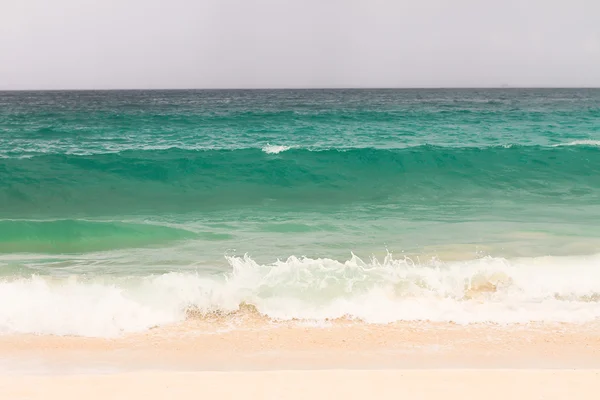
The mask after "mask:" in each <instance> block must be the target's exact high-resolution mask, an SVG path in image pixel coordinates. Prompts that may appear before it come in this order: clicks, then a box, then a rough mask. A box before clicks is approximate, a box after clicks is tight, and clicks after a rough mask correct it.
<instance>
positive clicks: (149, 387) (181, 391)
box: [0, 370, 600, 400]
mask: <svg viewBox="0 0 600 400" xmlns="http://www.w3.org/2000/svg"><path fill="white" fill-rule="evenodd" d="M599 389H600V371H599V370H578V371H569V370H354V371H353V370H320V371H318V370H312V371H254V372H252V371H247V372H138V373H122V374H114V375H67V376H2V375H0V398H2V399H11V400H12V399H15V400H17V399H29V400H36V399H50V400H53V399H56V400H70V399H73V400H75V399H77V400H80V399H88V400H95V399H98V400H107V399H111V400H120V399H123V400H134V399H143V400H157V399H178V400H181V399H218V400H223V399H277V400H282V399H343V400H349V399H376V400H381V399H395V400H396V399H427V400H438V399H450V400H459V399H461V400H462V399H485V400H495V399H498V400H508V399H527V400H538V399H545V400H549V399H557V400H558V399H560V400H564V399H577V400H584V399H597V398H598V390H599Z"/></svg>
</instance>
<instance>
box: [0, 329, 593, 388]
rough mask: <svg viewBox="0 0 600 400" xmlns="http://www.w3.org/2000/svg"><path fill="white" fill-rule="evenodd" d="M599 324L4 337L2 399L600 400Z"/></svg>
mask: <svg viewBox="0 0 600 400" xmlns="http://www.w3.org/2000/svg"><path fill="white" fill-rule="evenodd" d="M598 328H599V327H598V324H588V325H569V324H553V325H523V326H521V325H510V326H494V325H468V326H460V325H453V324H433V323H397V324H389V325H367V324H361V323H352V322H349V321H335V322H333V323H331V324H329V325H328V326H325V327H308V326H302V324H300V323H294V322H290V323H279V324H273V323H270V322H268V321H264V320H256V319H252V318H251V319H248V320H243V321H237V322H236V324H235V326H231V321H230V320H229V319H223V320H220V319H219V318H216V319H194V318H191V319H189V320H188V321H186V322H185V323H182V324H179V325H175V326H171V327H164V328H159V329H153V330H150V331H148V332H145V333H140V334H132V335H125V336H123V337H120V338H115V339H98V338H80V337H79V338H78V337H55V336H34V335H12V336H0V399H2V400H3V399H50V400H53V399H57V400H58V399H60V400H63V399H80V398H86V399H148V400H153V399H171V398H173V399H188V398H215V399H227V398H236V399H244V398H248V399H263V398H269V399H271V398H272V399H304V398H317V399H325V398H327V399H329V398H333V399H337V398H341V399H354V398H356V399H358V398H367V397H373V398H374V399H382V398H383V399H387V398H390V399H391V398H394V399H398V398H408V399H431V400H433V399H474V398H482V399H486V400H489V399H509V398H515V399H567V398H571V399H597V398H598V393H600V329H598ZM573 368H575V369H574V370H573ZM219 371H221V372H219ZM224 371H226V372H224Z"/></svg>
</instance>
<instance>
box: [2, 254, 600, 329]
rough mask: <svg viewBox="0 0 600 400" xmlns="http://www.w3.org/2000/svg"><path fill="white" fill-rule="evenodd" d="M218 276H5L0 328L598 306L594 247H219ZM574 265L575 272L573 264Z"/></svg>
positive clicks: (599, 309)
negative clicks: (524, 253) (411, 255)
mask: <svg viewBox="0 0 600 400" xmlns="http://www.w3.org/2000/svg"><path fill="white" fill-rule="evenodd" d="M227 260H228V262H229V264H230V266H231V271H230V272H228V273H227V274H223V275H200V274H197V273H196V274H194V273H168V274H164V275H155V276H146V277H120V278H116V277H112V278H111V277H106V276H105V277H96V278H93V279H91V278H90V279H85V278H81V277H79V278H77V277H70V278H60V279H59V278H49V277H41V276H33V277H31V278H20V279H6V278H5V279H3V280H1V281H0V304H3V307H2V308H1V309H0V332H5V333H6V332H19V333H44V334H58V335H83V336H115V335H119V334H122V333H126V332H136V331H143V330H146V329H149V328H151V327H153V326H157V325H164V324H170V323H175V322H179V321H183V320H185V319H186V318H187V317H190V316H191V315H193V316H196V317H197V316H206V315H220V316H227V315H228V314H229V313H236V312H237V311H239V310H240V308H242V309H247V310H248V309H249V310H253V312H254V310H256V311H255V312H257V313H259V314H260V315H263V316H264V317H267V318H270V319H274V320H309V321H324V320H330V319H337V318H350V319H358V320H361V321H364V322H366V323H390V322H395V321H423V320H427V321H434V322H454V323H461V324H467V323H480V322H493V323H526V322H530V321H544V322H546V321H550V322H553V321H560V322H588V321H591V320H594V319H597V318H599V317H600V300H598V299H600V296H599V294H600V279H591V278H590V277H593V276H597V275H598V270H597V265H598V263H600V255H597V256H591V257H544V258H524V259H515V260H506V259H502V258H492V257H486V258H482V259H477V260H472V261H463V262H453V263H442V262H440V261H438V260H431V261H430V262H427V263H422V264H421V263H415V262H413V261H412V260H410V259H408V258H401V259H396V258H393V257H392V256H391V255H388V256H387V257H386V258H385V259H384V260H382V261H378V260H376V259H372V260H369V261H364V260H361V259H360V258H358V257H356V256H352V257H351V258H350V259H349V260H346V261H343V262H341V261H337V260H332V259H328V258H322V259H312V258H299V257H290V258H288V259H287V260H285V261H277V262H275V263H272V264H259V263H257V262H256V261H254V260H253V259H252V258H250V257H249V256H244V257H228V258H227ZM573 271H577V273H573Z"/></svg>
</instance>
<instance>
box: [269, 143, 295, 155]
mask: <svg viewBox="0 0 600 400" xmlns="http://www.w3.org/2000/svg"><path fill="white" fill-rule="evenodd" d="M290 148H291V147H290V146H275V145H271V144H268V143H267V145H266V146H265V147H263V148H262V151H264V152H265V153H267V154H279V153H281V152H284V151H287V150H289V149H290Z"/></svg>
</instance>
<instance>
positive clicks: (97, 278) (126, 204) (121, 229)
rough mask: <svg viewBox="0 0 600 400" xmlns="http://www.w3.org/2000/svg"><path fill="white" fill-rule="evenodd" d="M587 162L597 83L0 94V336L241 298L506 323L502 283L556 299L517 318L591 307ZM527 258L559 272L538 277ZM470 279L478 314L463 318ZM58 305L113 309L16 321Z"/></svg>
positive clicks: (591, 312)
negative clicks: (479, 302) (481, 290)
mask: <svg viewBox="0 0 600 400" xmlns="http://www.w3.org/2000/svg"><path fill="white" fill-rule="evenodd" d="M598 171H600V90H593V89H588V90H586V89H561V90H558V89H542V90H533V89H528V90H525V89H523V90H516V89H511V90H466V89H465V90H276V91H268V90H264V91H114V92H113V91H109V92H84V91H82V92H3V93H0V276H2V278H1V279H2V280H1V282H0V300H2V301H8V302H10V301H11V299H13V300H14V299H15V298H16V297H18V298H19V299H21V301H20V304H21V306H20V307H21V308H18V307H16V306H15V307H14V308H11V307H7V306H0V331H19V332H21V331H25V332H29V331H35V332H38V331H39V332H42V333H59V334H60V333H76V334H89V335H105V334H107V335H108V334H113V333H115V332H123V331H129V330H136V329H137V330H139V329H145V327H147V325H152V324H153V323H154V324H156V323H159V324H160V323H163V322H164V323H167V322H173V321H177V320H179V319H181V318H182V312H184V311H185V309H186V308H188V307H192V306H193V307H196V308H201V309H205V310H206V311H207V312H210V311H214V310H221V309H228V310H229V309H235V308H236V307H237V306H238V305H239V304H240V303H241V302H247V303H251V304H253V305H255V306H256V307H257V309H258V310H259V311H260V312H263V313H265V314H267V315H269V316H272V317H274V318H288V317H299V318H309V319H320V318H329V317H335V316H340V315H348V316H351V317H357V318H360V319H363V320H369V319H373V320H377V321H380V320H381V321H391V320H398V319H420V318H426V319H427V318H429V319H436V318H437V319H441V320H456V321H467V322H469V321H471V320H474V321H480V320H481V321H487V320H490V321H497V320H498V321H500V320H508V321H513V320H520V319H519V318H521V317H519V318H517V317H514V315H513V317H514V318H513V317H510V315H509V314H510V313H508V312H506V310H503V312H504V313H503V314H502V313H499V312H497V310H496V309H495V308H494V307H497V306H498V304H504V303H506V301H505V300H506V298H507V297H498V296H501V295H504V296H510V295H512V296H514V294H515V292H518V293H521V294H523V296H524V297H523V301H526V302H528V304H529V303H531V302H532V301H533V302H537V303H539V304H545V305H544V307H546V306H548V307H549V306H550V303H548V304H546V303H544V301H547V300H548V301H550V300H552V299H554V300H552V301H554V302H556V301H558V300H556V299H557V298H561V299H562V298H563V297H564V298H568V299H569V300H568V301H562V302H561V303H560V304H559V305H558V309H559V310H558V311H557V312H556V313H554V314H552V313H549V314H548V313H546V311H544V312H541V311H540V310H539V309H537V308H536V309H531V310H530V309H527V310H526V311H527V312H525V313H524V314H522V315H524V316H523V317H522V318H521V319H525V320H535V319H558V320H565V319H569V318H571V317H573V319H578V320H579V319H581V320H585V319H586V318H587V319H589V318H596V314H595V313H596V312H598V315H600V310H596V307H599V305H598V304H597V303H595V302H592V303H591V305H590V304H588V306H586V307H588V308H585V307H584V306H583V305H582V308H581V309H579V308H577V309H576V310H575V311H576V312H575V311H573V310H571V308H569V307H574V303H573V301H574V300H573V299H575V300H576V301H575V303H577V302H578V301H580V300H581V302H582V303H584V301H583V300H582V299H584V298H589V297H590V296H592V297H593V296H594V295H595V294H596V293H600V275H595V276H596V277H597V278H596V279H592V281H591V283H590V277H589V273H594V274H595V273H596V272H595V271H596V268H595V267H596V265H597V262H596V261H595V260H596V259H595V258H594V257H595V256H594V254H596V253H600V228H598V227H599V226H600V174H599V173H598ZM278 260H280V261H278ZM524 260H525V261H524ZM540 263H542V264H544V265H553V266H554V265H559V266H560V267H556V268H555V267H547V270H545V272H544V274H545V275H546V277H548V276H550V277H551V278H552V279H551V281H552V282H553V283H552V284H550V283H548V285H550V286H551V287H550V286H548V285H546V286H543V285H542V286H543V287H542V286H540V282H541V281H543V279H542V278H540V277H539V275H538V273H539V271H538V270H537V269H535V268H538V267H539V265H540ZM521 264H523V265H527V266H529V267H523V268H516V267H515V266H516V265H521ZM578 268H580V269H579V270H578ZM598 268H600V265H598ZM534 270H535V271H538V272H535V273H534V272H533V271H534ZM542 270H543V268H542ZM452 271H453V272H452ZM515 271H516V272H515ZM523 271H526V274H527V278H523V279H526V283H524V282H525V280H523V281H519V279H518V276H519V274H521V273H524V272H523ZM584 271H586V272H584ZM590 271H592V272H590ZM450 272H452V273H450ZM585 274H588V276H587V277H585V276H584V275H585ZM242 277H243V278H242ZM275 277H276V278H275ZM273 279H274V280H273ZM544 279H545V278H544ZM573 279H575V281H573V282H571V280H573ZM478 280H484V281H486V282H490V280H491V281H493V284H494V286H495V287H497V288H498V290H496V291H495V292H494V294H492V295H490V294H485V296H487V297H486V301H487V303H486V304H487V305H486V307H491V308H494V309H493V310H487V311H486V310H483V309H482V310H479V311H477V312H476V313H474V312H473V313H471V314H469V313H468V311H467V310H466V308H465V307H467V308H468V307H472V304H471V303H470V300H469V299H468V298H467V297H468V296H467V295H466V293H470V290H471V289H472V288H473V285H474V284H473V282H474V281H475V282H478ZM496 281H499V282H500V283H498V282H496ZM567 281H568V282H571V283H570V284H566V283H565V282H567ZM232 282H235V285H234V286H232V285H233V284H232ZM561 282H562V284H561V285H559V283H561ZM594 282H598V283H597V284H593V283H594ZM552 285H559V286H556V287H555V286H552ZM565 285H566V286H565ZM475 286H476V285H475ZM98 288H100V289H98ZM149 288H152V289H149ZM415 288H416V289H415ZM450 288H452V289H450ZM500 289H502V290H500ZM94 290H98V291H99V292H98V293H96V292H94ZM390 290H391V292H389V291H390ZM415 290H416V292H415ZM381 291H384V292H385V293H386V294H385V295H381V293H379V292H381ZM92 292H94V293H96V294H94V295H91V294H90V293H92ZM163 292H164V293H163ZM375 292H377V296H380V297H377V298H375V297H374V296H375V295H376V293H375ZM388 292H389V293H388ZM9 293H10V294H9ZM152 293H155V294H156V295H153V294H152ZM390 293H392V294H390ZM3 296H5V297H3ZM10 296H12V297H10ZM15 296H16V297H15ZM94 296H96V297H94ZM111 296H112V297H111ZM115 296H116V297H117V298H118V300H114V298H115ZM157 296H158V297H157ZM160 296H163V297H160ZM365 296H366V297H365ZM381 296H383V297H384V298H386V299H387V300H386V301H388V300H389V299H388V297H390V296H391V297H392V298H393V301H392V300H390V301H392V303H390V304H387V303H385V305H384V303H382V302H381V301H382V300H381V299H382V298H381ZM407 296H408V297H410V301H417V300H419V299H420V300H419V301H420V302H419V303H418V304H419V307H420V308H423V310H422V312H421V314H419V312H417V311H414V310H415V309H416V308H415V307H414V304H413V305H411V306H410V307H408V305H407V304H408V303H406V301H408V300H407V299H406V297H407ZM432 296H433V298H436V299H438V300H439V299H442V300H444V301H447V300H448V299H451V300H452V301H453V304H454V305H453V306H452V307H454V308H452V310H450V311H449V310H442V311H440V310H439V307H440V304H437V303H436V304H433V305H430V307H429V306H428V307H424V304H425V303H424V301H425V300H424V299H426V298H427V299H429V300H427V301H431V298H432ZM490 296H491V297H490ZM586 296H587V297H586ZM158 298H160V301H159V300H157V299H158ZM22 299H28V300H26V301H23V300H22ZM32 299H33V300H32ZM35 299H38V300H35ZM73 299H79V301H82V302H84V303H85V302H90V304H88V305H87V307H88V310H89V308H90V307H91V308H93V307H96V306H94V304H96V303H97V302H98V301H100V302H102V301H109V300H107V299H113V300H114V304H113V303H111V304H113V305H111V306H106V307H105V308H103V309H102V310H103V311H102V313H105V314H106V315H105V316H104V317H105V318H106V320H104V319H100V320H98V321H96V320H93V318H94V317H89V316H84V315H83V311H82V310H80V309H72V310H71V309H70V308H69V310H70V311H69V310H63V311H62V313H63V314H65V315H67V317H56V319H52V318H51V319H50V320H49V322H47V323H46V325H44V326H38V325H36V324H35V323H34V322H32V321H29V320H22V319H23V317H19V315H21V314H28V313H29V314H32V315H33V314H35V313H36V312H42V311H43V310H44V305H43V301H46V302H48V301H49V302H50V303H52V304H54V306H55V307H59V308H60V307H61V305H62V307H67V305H66V303H68V302H69V301H72V300H73ZM365 299H366V300H365ZM375 299H376V300H377V301H376V302H375ZM415 299H417V300H415ZM92 300H93V301H92ZM113 300H110V301H113ZM369 301H373V304H372V305H369V304H370V303H369ZM440 301H441V300H440ZM344 302H345V303H344ZM587 302H588V303H590V302H589V299H588V301H587ZM125 303H126V304H129V305H130V306H131V307H132V309H131V311H130V312H129V314H128V313H127V312H125V314H126V315H124V316H123V321H124V322H123V323H120V324H119V323H115V324H116V325H115V324H112V322H110V321H114V320H115V318H116V317H115V314H114V313H115V312H117V311H115V310H117V309H119V310H120V311H119V312H121V311H122V309H123V307H124V304H125ZM155 303H156V304H155ZM342 303H343V304H342ZM359 303H360V304H362V305H359ZM537 303H536V304H537ZM157 304H160V306H157ZM165 304H166V305H168V307H167V306H165ZM282 304H286V306H282ZM344 304H345V305H344ZM348 304H350V305H348ZM365 304H367V305H366V306H365ZM411 304H412V303H411ZM554 306H555V309H557V308H556V307H557V306H556V305H554ZM563 306H564V307H567V308H568V309H566V308H565V309H564V310H562V309H560V307H563ZM2 307H4V308H5V310H2ZM69 307H72V306H69ZM111 307H112V308H111ZM136 307H137V308H136ZM161 307H162V308H161ZM164 307H166V308H164ZM361 307H362V308H361ZM365 307H366V309H365ZM369 307H370V308H369ZM382 307H384V308H385V307H387V308H390V309H392V310H393V312H392V311H390V312H389V313H383V314H385V316H383V314H382V313H381V309H382ZM436 307H437V308H436ZM540 307H542V306H541V305H540ZM589 307H594V308H593V309H590V308H589ZM113 308H114V309H113ZM125 308H126V307H125ZM141 309H143V310H146V311H144V312H148V309H150V310H152V312H151V314H152V313H154V314H152V316H151V317H148V316H147V315H146V314H144V316H142V315H141V314H140V313H141V311H140V310H141ZM408 309H410V310H413V311H411V312H408V311H406V310H408ZM435 309H437V310H438V311H439V312H437V314H435V313H434V314H435V316H437V317H435V316H434V317H432V316H431V315H433V314H432V310H435ZM106 310H108V311H106ZM399 310H400V311H399ZM402 310H404V311H402ZM544 310H546V308H544ZM561 310H562V311H561ZM388 311H389V310H388ZM492 311H493V312H492ZM561 312H563V314H561ZM155 314H156V315H158V314H160V316H156V315H155ZM413 314H414V315H413ZM430 314H431V315H430ZM102 315H104V314H102ZM375 315H377V317H373V316H375ZM469 315H470V316H469ZM500 315H501V316H500ZM507 315H508V317H507ZM519 315H521V314H519ZM132 316H134V317H132ZM568 316H571V317H568ZM104 317H102V318H104ZM370 317H373V318H370ZM64 318H67V319H68V321H65V320H64ZM69 318H71V319H72V320H71V319H69ZM89 318H92V321H91V322H90V321H89V320H88V319H89ZM110 318H112V319H110ZM136 318H137V320H139V321H140V322H139V323H138V322H136V323H134V324H133V325H128V322H127V321H131V320H136ZM117 320H118V318H117ZM137 320H136V321H137ZM90 323H93V324H94V323H95V324H96V325H97V326H98V327H97V328H95V329H96V330H92V331H89V332H88V331H87V330H86V329H83V327H84V326H86V325H87V326H89V325H90ZM111 324H112V325H111ZM96 325H95V326H96ZM74 327H76V328H74ZM82 329H83V330H82Z"/></svg>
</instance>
